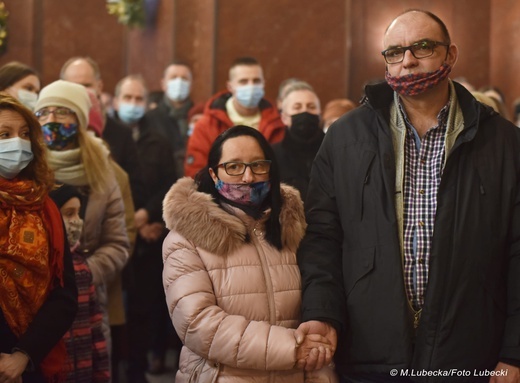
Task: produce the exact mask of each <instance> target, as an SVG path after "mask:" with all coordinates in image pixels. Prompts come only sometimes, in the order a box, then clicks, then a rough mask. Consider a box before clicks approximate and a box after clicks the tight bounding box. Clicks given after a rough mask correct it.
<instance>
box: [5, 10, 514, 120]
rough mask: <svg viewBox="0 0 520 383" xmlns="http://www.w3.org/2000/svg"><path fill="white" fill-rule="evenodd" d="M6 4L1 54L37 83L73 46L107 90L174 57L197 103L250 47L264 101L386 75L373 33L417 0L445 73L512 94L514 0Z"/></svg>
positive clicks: (341, 93)
mask: <svg viewBox="0 0 520 383" xmlns="http://www.w3.org/2000/svg"><path fill="white" fill-rule="evenodd" d="M2 3H4V5H5V10H6V11H7V12H8V13H9V15H8V17H7V19H6V26H7V36H6V38H5V39H4V41H3V46H2V48H3V54H2V55H1V56H0V65H2V64H4V63H7V62H9V61H12V60H18V61H21V62H24V63H26V64H28V65H30V66H32V67H34V68H35V69H37V70H38V72H39V73H40V75H41V78H42V81H43V84H42V85H46V84H48V83H49V82H51V81H54V80H55V79H57V78H58V76H59V70H60V68H61V66H62V65H63V63H64V62H65V61H66V60H67V59H68V58H70V57H72V56H78V55H79V56H90V57H92V58H93V59H94V60H96V61H97V62H98V63H99V65H100V68H101V74H102V79H103V82H104V90H105V91H107V92H110V93H113V91H114V86H115V84H116V83H117V81H118V80H119V79H121V78H122V77H124V76H125V75H127V74H134V73H140V74H142V75H143V76H144V78H145V79H146V81H147V83H148V88H149V89H150V90H154V89H159V88H160V79H161V77H162V75H163V71H164V69H165V68H166V66H167V65H168V64H169V63H170V62H171V61H172V60H174V59H180V60H184V61H186V62H187V63H188V64H189V65H190V66H191V67H192V70H193V75H194V79H193V85H192V98H193V100H194V101H195V102H199V101H204V100H205V99H207V98H208V97H209V96H210V95H212V94H213V93H214V92H215V91H217V90H220V89H222V88H224V87H225V84H226V80H227V75H228V68H229V66H230V63H231V62H232V61H233V59H234V58H236V57H238V56H246V55H247V56H253V57H255V58H257V59H258V60H259V61H260V63H261V64H262V66H263V68H264V75H265V79H266V87H265V90H266V96H267V98H269V99H271V100H274V99H275V98H276V94H277V90H278V86H279V84H280V82H281V81H283V80H284V79H286V78H288V77H298V78H301V79H303V80H305V81H308V82H309V83H310V84H312V85H313V86H314V88H315V90H316V91H317V93H318V95H319V97H320V99H321V100H322V104H325V103H326V102H327V101H329V100H330V99H333V98H339V97H347V98H350V99H352V100H358V99H360V97H361V95H362V88H363V84H364V83H365V82H367V81H371V80H373V79H379V78H383V77H384V61H383V58H382V56H381V54H380V51H381V49H382V46H381V41H382V36H383V33H384V30H385V29H386V27H387V26H388V24H389V23H390V21H391V20H392V19H393V18H394V17H395V16H396V15H397V14H399V13H400V12H402V11H403V10H406V9H408V8H423V9H427V10H429V11H432V12H433V13H435V14H437V15H438V16H440V18H441V19H443V20H444V21H445V23H446V24H447V27H448V29H449V30H450V32H451V35H452V41H453V42H454V43H456V44H457V45H458V47H459V50H460V57H459V61H458V63H457V65H456V67H455V68H454V71H453V72H452V76H451V77H452V78H455V77H457V76H463V77H465V78H466V79H467V80H468V81H469V82H470V83H471V84H473V85H474V86H475V87H476V88H480V87H482V86H486V85H493V86H496V87H498V88H500V89H501V90H502V91H503V93H504V94H505V99H506V100H505V102H506V104H507V106H508V107H509V108H510V110H512V104H513V101H514V99H516V98H517V97H520V75H519V74H518V72H517V70H518V63H519V62H520V49H519V48H518V47H520V17H518V15H520V2H519V1H518V0H456V1H453V0H319V1H318V0H125V1H122V2H121V1H118V0H108V1H107V0H3V1H2ZM118 3H121V4H118ZM123 3H136V4H137V5H138V7H141V11H140V13H139V12H137V13H135V14H130V17H131V18H130V22H134V21H135V20H137V25H133V26H129V25H126V24H124V22H125V20H123V22H120V20H119V18H118V16H117V14H110V13H109V10H108V8H107V6H109V7H110V6H113V7H117V6H122V5H123ZM127 5H128V4H127ZM130 5H132V4H130ZM134 5H135V4H134ZM120 9H122V8H120ZM128 9H129V8H128ZM112 12H116V11H114V8H112ZM126 16H128V15H126ZM124 17H125V15H124V14H123V15H122V18H123V19H124ZM132 17H133V19H132ZM126 21H128V20H126Z"/></svg>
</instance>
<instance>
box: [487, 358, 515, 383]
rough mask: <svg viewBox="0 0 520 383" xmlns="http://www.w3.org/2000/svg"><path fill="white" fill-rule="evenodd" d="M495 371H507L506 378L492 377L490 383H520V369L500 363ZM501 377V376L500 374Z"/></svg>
mask: <svg viewBox="0 0 520 383" xmlns="http://www.w3.org/2000/svg"><path fill="white" fill-rule="evenodd" d="M495 371H497V372H500V371H505V373H504V376H492V377H491V379H489V383H520V367H515V366H511V365H510V364H505V363H502V362H499V363H498V364H497V366H496V367H495ZM499 375H501V374H500V373H499Z"/></svg>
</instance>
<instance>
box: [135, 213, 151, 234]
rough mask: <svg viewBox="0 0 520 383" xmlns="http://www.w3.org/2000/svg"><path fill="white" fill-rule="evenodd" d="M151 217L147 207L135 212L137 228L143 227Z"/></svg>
mask: <svg viewBox="0 0 520 383" xmlns="http://www.w3.org/2000/svg"><path fill="white" fill-rule="evenodd" d="M149 219H150V217H149V216H148V212H147V211H146V209H143V208H141V209H139V210H137V211H136V212H135V213H134V224H135V227H136V229H137V230H139V229H140V228H141V227H143V225H144V224H146V223H148V220H149Z"/></svg>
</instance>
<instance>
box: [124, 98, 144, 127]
mask: <svg viewBox="0 0 520 383" xmlns="http://www.w3.org/2000/svg"><path fill="white" fill-rule="evenodd" d="M144 112H145V107H144V106H142V105H135V104H130V103H127V102H122V103H120V104H119V110H118V111H117V115H118V116H119V118H120V119H121V121H123V122H124V123H125V124H135V123H136V122H137V121H139V120H140V119H141V117H143V116H144Z"/></svg>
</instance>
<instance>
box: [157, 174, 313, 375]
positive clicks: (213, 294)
mask: <svg viewBox="0 0 520 383" xmlns="http://www.w3.org/2000/svg"><path fill="white" fill-rule="evenodd" d="M282 199H283V206H282V210H281V214H280V221H281V223H282V244H283V249H282V250H281V251H280V250H278V249H276V248H274V247H272V246H271V245H270V244H269V243H268V242H267V241H266V240H265V239H264V235H263V233H264V222H265V220H266V219H267V214H264V217H263V218H262V219H260V220H259V221H255V220H253V219H252V218H250V217H249V216H246V215H245V214H244V213H243V212H242V211H241V210H239V209H236V208H231V207H229V212H228V211H226V210H224V209H222V208H220V207H219V206H218V205H217V204H216V203H215V202H214V201H213V200H212V197H211V196H210V195H209V194H206V193H202V192H198V191H197V190H196V184H195V183H194V181H193V180H192V179H190V178H182V179H180V180H179V181H178V182H177V183H176V184H175V185H174V186H173V187H172V188H171V189H170V191H169V192H168V194H167V195H166V198H165V200H164V221H165V222H166V226H167V227H168V228H169V229H170V230H171V232H170V233H169V234H168V236H167V237H166V239H165V241H164V244H163V259H164V272H163V282H164V288H165V292H166V301H167V303H168V309H169V311H170V315H171V318H172V320H173V325H174V327H175V330H176V331H177V333H178V334H179V337H180V338H181V340H182V342H183V344H184V347H183V349H182V352H181V357H180V362H179V371H178V372H177V377H176V379H175V381H176V382H177V383H183V382H187V381H190V379H193V380H194V381H198V382H213V381H217V380H218V381H219V382H251V381H252V380H254V381H255V382H302V381H303V373H302V372H301V371H299V370H295V369H293V366H294V364H295V362H296V349H295V345H296V343H295V338H294V334H293V333H294V330H293V329H294V328H296V327H297V325H298V323H299V317H300V302H301V296H300V294H301V290H300V273H299V270H298V266H297V264H296V255H295V251H296V249H297V247H298V244H299V242H300V240H301V238H302V237H303V234H304V231H305V226H306V225H305V220H304V213H303V204H302V202H301V199H300V197H299V194H298V192H297V191H296V190H295V189H293V188H292V187H290V186H282ZM248 238H249V240H248ZM201 374H202V375H201ZM197 377H198V380H197Z"/></svg>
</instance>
